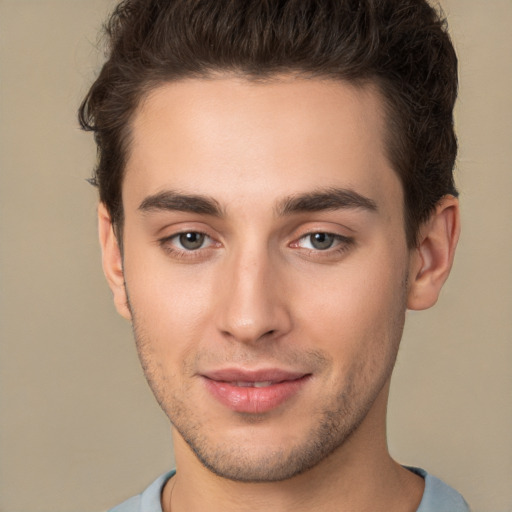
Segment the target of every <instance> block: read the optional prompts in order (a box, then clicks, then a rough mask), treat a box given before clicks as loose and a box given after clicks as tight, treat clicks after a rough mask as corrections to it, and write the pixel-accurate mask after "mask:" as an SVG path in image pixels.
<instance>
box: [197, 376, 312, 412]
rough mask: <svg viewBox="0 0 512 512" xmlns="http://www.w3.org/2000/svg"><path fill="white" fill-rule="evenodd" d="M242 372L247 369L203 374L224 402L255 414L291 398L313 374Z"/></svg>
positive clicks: (210, 386) (226, 404)
mask: <svg viewBox="0 0 512 512" xmlns="http://www.w3.org/2000/svg"><path fill="white" fill-rule="evenodd" d="M233 373H237V374H238V375H236V377H237V378H233V377H235V375H233ZM241 373H244V372H239V371H224V372H215V373H212V374H208V375H203V380H204V384H205V386H206V389H207V390H208V391H209V392H210V395H211V396H213V398H215V399H216V400H217V401H218V402H220V403H221V404H222V405H224V406H225V407H227V408H228V409H231V410H232V411H235V412H240V413H252V414H261V413H264V412H269V411H271V410H274V409H276V408H278V407H279V406H281V405H284V404H285V403H287V402H289V401H291V400H292V399H293V398H294V397H296V396H297V395H298V394H299V393H300V391H301V390H302V389H303V388H304V386H306V384H307V383H308V382H309V380H310V377H311V374H304V373H289V372H283V371H277V370H270V371H266V372H256V373H260V374H262V373H266V374H267V375H265V376H263V375H261V376H260V377H259V378H258V377H256V376H255V375H254V376H251V377H252V378H250V377H249V375H243V376H242V375H241ZM245 373H247V372H245ZM249 373H251V372H249ZM271 374H272V375H271ZM241 377H242V378H241ZM243 377H245V378H243Z"/></svg>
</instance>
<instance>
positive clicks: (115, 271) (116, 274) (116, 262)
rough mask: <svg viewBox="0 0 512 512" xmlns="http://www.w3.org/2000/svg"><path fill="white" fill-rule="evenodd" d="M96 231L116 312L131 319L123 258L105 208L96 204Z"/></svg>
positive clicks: (101, 204)
mask: <svg viewBox="0 0 512 512" xmlns="http://www.w3.org/2000/svg"><path fill="white" fill-rule="evenodd" d="M98 233H99V238H100V245H101V252H102V263H103V272H104V273H105V277H106V278H107V282H108V285H109V286H110V290H111V291H112V295H113V299H114V304H115V306H116V309H117V311H118V313H119V314H120V315H121V316H122V317H124V318H126V319H127V320H130V321H131V313H130V308H129V306H128V300H127V299H128V298H127V296H126V289H125V284H124V273H123V258H122V255H121V250H120V248H119V244H118V242H117V238H116V235H115V233H114V227H113V225H112V220H111V218H110V214H109V213H108V210H107V208H106V207H105V205H104V204H103V203H100V204H99V206H98Z"/></svg>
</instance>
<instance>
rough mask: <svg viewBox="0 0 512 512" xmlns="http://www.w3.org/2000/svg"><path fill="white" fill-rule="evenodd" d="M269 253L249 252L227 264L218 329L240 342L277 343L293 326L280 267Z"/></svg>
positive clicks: (219, 308) (221, 285) (220, 296)
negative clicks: (270, 341)
mask: <svg viewBox="0 0 512 512" xmlns="http://www.w3.org/2000/svg"><path fill="white" fill-rule="evenodd" d="M270 260H271V258H270V257H269V255H268V254H267V253H266V251H260V252H258V254H256V253H254V252H250V251H247V252H246V253H245V254H240V255H239V256H238V257H234V258H232V259H230V261H226V262H225V270H224V272H223V273H222V274H223V275H222V277H221V281H222V282H221V283H220V289H221V291H220V294H219V299H220V300H219V302H218V308H217V328H218V329H219V330H220V332H221V333H222V335H223V336H224V337H227V338H230V339H232V340H236V341H238V342H241V343H246V344H247V343H249V344H251V343H256V342H261V341H263V340H275V339H277V338H279V337H281V336H283V335H284V334H286V333H287V332H289V331H290V329H291V327H292V319H291V315H290V310H289V303H288V300H287V293H286V289H285V288H284V286H283V284H284V283H283V279H282V277H283V276H281V275H280V274H281V273H280V271H279V268H278V267H279V265H278V264H276V263H275V262H274V264H273V263H272V262H271V261H270Z"/></svg>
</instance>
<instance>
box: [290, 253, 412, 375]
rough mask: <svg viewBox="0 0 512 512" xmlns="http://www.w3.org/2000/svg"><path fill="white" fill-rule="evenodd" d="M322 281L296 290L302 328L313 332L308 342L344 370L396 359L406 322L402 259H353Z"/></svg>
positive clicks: (298, 314) (391, 256)
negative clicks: (327, 353) (311, 339)
mask: <svg viewBox="0 0 512 512" xmlns="http://www.w3.org/2000/svg"><path fill="white" fill-rule="evenodd" d="M391 261H395V262H396V264H395V265H393V264H392V263H391ZM375 262H377V263H375ZM318 277H319V276H317V280H316V286H313V283H312V282H306V281H303V282H302V285H304V286H301V287H300V289H298V290H297V291H296V296H298V297H300V296H302V297H304V299H303V300H300V299H299V300H297V302H296V304H297V307H298V308H300V310H298V311H299V312H298V313H297V316H298V317H299V319H300V320H299V325H300V327H299V328H300V329H301V330H302V331H303V332H309V334H308V335H307V337H310V338H313V339H315V343H316V344H317V345H319V347H323V349H324V350H326V351H329V352H330V353H331V354H333V355H335V356H334V357H335V358H336V359H337V360H338V361H340V362H341V364H342V365H351V364H352V363H354V364H357V361H365V360H366V361H370V360H375V361H376V360H379V359H384V360H388V359H389V357H392V355H393V354H394V353H395V352H396V350H397V347H398V343H399V340H400V338H401V334H402V329H403V323H404V320H405V309H406V302H405V300H406V295H405V270H404V262H403V257H402V258H399V257H398V255H391V254H389V255H388V256H387V257H386V258H383V257H381V258H380V259H375V258H373V257H368V258H367V261H364V260H362V259H359V260H356V259H354V263H350V264H348V263H347V264H346V265H344V266H340V267H339V268H336V269H333V268H331V269H330V272H329V273H328V274H326V275H325V276H323V277H322V278H318ZM311 290H316V291H315V293H312V292H311ZM304 305H307V306H306V307H304Z"/></svg>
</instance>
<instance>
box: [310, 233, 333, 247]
mask: <svg viewBox="0 0 512 512" xmlns="http://www.w3.org/2000/svg"><path fill="white" fill-rule="evenodd" d="M333 242H334V235H330V234H329V233H315V234H314V235H312V236H311V245H312V246H313V247H314V248H315V249H329V248H330V247H331V245H332V244H333Z"/></svg>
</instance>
